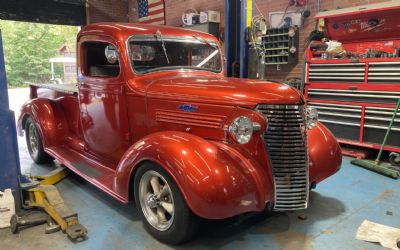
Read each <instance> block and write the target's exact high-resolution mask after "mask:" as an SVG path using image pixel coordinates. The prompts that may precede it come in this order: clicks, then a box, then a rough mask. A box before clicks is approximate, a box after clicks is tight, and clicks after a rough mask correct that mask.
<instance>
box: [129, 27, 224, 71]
mask: <svg viewBox="0 0 400 250" xmlns="http://www.w3.org/2000/svg"><path fill="white" fill-rule="evenodd" d="M196 35H197V34H194V36H196ZM201 38H202V39H204V40H205V42H202V41H200V40H199V39H196V38H195V37H193V36H171V35H163V36H162V39H163V41H164V42H171V41H172V42H177V41H178V42H190V43H195V44H205V45H207V43H209V45H210V46H211V47H215V49H218V52H219V54H220V55H219V57H220V62H221V65H220V69H219V70H212V69H207V68H199V67H197V68H196V67H194V66H169V67H168V66H165V67H161V68H154V69H150V70H146V71H137V70H135V67H134V65H133V62H132V60H131V47H130V43H131V42H133V41H141V42H143V41H158V40H157V38H156V37H155V36H154V35H152V34H148V35H132V36H130V37H128V39H126V53H127V56H128V61H129V66H130V68H131V70H132V71H133V73H134V74H135V75H145V74H150V73H154V72H162V71H173V70H199V71H205V72H211V73H218V74H220V73H222V72H223V68H224V65H223V62H224V61H223V55H222V50H221V46H220V44H219V43H218V42H216V41H214V40H212V39H207V38H204V37H202V36H201Z"/></svg>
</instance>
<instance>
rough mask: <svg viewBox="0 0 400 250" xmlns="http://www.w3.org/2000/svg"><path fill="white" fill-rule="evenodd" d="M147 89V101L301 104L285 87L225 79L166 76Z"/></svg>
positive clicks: (238, 104) (300, 99)
mask: <svg viewBox="0 0 400 250" xmlns="http://www.w3.org/2000/svg"><path fill="white" fill-rule="evenodd" d="M158 78H159V80H154V78H152V80H151V81H150V83H149V84H148V85H147V86H148V87H147V96H148V97H149V98H162V99H173V100H177V101H183V102H198V103H211V104H225V105H236V106H246V107H251V108H252V107H255V106H256V105H257V104H259V103H265V104H298V103H302V102H303V100H302V96H301V94H300V93H299V92H298V91H297V90H296V89H294V88H292V87H289V86H288V85H284V84H279V83H275V82H268V81H259V80H250V79H239V78H227V77H221V76H212V75H204V74H193V73H191V74H187V73H180V74H173V75H172V74H166V75H162V76H159V77H158Z"/></svg>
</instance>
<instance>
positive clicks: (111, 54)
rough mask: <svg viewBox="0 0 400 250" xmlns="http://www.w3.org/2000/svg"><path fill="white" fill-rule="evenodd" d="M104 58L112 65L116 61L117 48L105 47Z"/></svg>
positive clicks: (112, 46)
mask: <svg viewBox="0 0 400 250" xmlns="http://www.w3.org/2000/svg"><path fill="white" fill-rule="evenodd" d="M105 56H106V58H107V61H108V62H109V63H110V64H114V63H116V62H117V61H118V51H117V48H115V46H114V45H112V44H110V45H107V47H106V49H105Z"/></svg>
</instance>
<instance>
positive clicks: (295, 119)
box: [256, 104, 309, 211]
mask: <svg viewBox="0 0 400 250" xmlns="http://www.w3.org/2000/svg"><path fill="white" fill-rule="evenodd" d="M256 110H257V111H258V112H261V113H262V114H263V115H265V116H266V117H267V119H268V128H267V130H266V131H265V133H264V142H265V146H266V147H267V150H268V152H269V156H270V159H271V163H272V172H273V179H274V187H275V203H274V210H277V211H290V210H298V209H305V208H307V205H308V190H309V188H308V187H309V180H308V172H309V171H308V152H307V128H306V121H305V110H304V106H303V105H265V104H260V105H258V106H257V108H256Z"/></svg>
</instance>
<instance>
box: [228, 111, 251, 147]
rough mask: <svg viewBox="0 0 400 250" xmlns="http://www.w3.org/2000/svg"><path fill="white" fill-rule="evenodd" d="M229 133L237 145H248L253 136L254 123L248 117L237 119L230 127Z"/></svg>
mask: <svg viewBox="0 0 400 250" xmlns="http://www.w3.org/2000/svg"><path fill="white" fill-rule="evenodd" d="M228 131H229V134H230V135H231V137H232V138H233V139H234V140H235V141H236V142H237V143H239V144H246V143H248V142H249V141H250V140H251V137H252V136H253V131H254V127H253V121H252V120H251V119H250V118H249V117H247V116H239V117H236V118H235V119H233V121H232V122H231V124H230V125H229V129H228Z"/></svg>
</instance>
